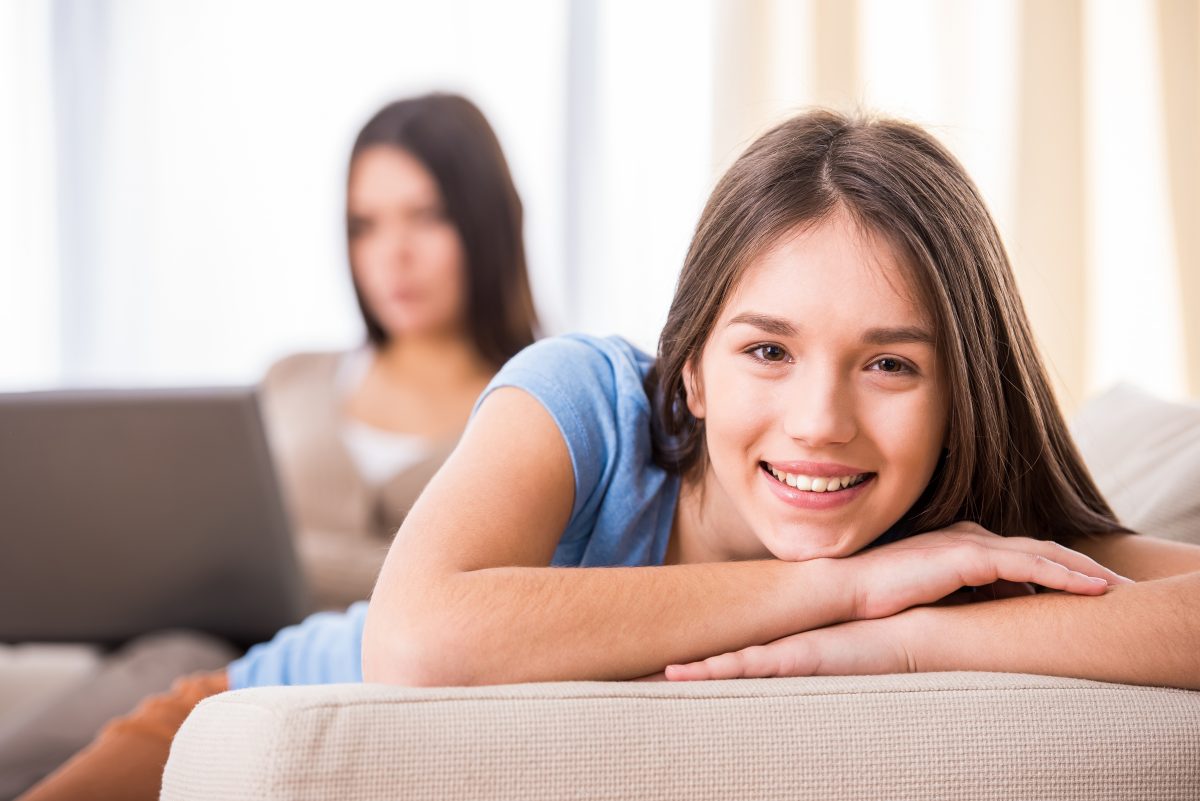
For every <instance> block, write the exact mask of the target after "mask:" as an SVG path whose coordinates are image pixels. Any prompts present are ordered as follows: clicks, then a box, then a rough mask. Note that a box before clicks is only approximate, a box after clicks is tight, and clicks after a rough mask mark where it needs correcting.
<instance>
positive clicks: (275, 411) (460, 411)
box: [262, 94, 537, 608]
mask: <svg viewBox="0 0 1200 801" xmlns="http://www.w3.org/2000/svg"><path fill="white" fill-rule="evenodd" d="M521 228H522V210H521V202H520V199H519V197H518V196H517V191H516V188H515V187H514V186H513V182H512V177H511V175H510V174H509V170H508V165H507V163H506V161H505V158H504V154H503V152H502V151H501V149H500V144H499V142H498V141H497V139H496V136H495V134H494V133H493V131H492V129H491V127H490V126H489V125H488V123H487V120H486V119H485V118H484V116H483V114H482V113H481V112H480V111H479V109H478V108H476V107H475V106H474V105H473V104H472V103H471V102H470V101H468V100H466V99H465V98H462V97H459V96H455V95H447V94H432V95H426V96H423V97H416V98H411V99H407V100H401V101H398V102H395V103H392V104H390V105H388V106H386V107H384V108H383V109H381V110H380V111H379V112H378V113H377V114H376V115H375V116H374V117H373V118H372V119H371V120H370V121H369V122H368V123H367V124H366V126H365V127H363V129H362V131H361V132H360V133H359V135H358V138H357V140H356V141H355V143H354V149H353V150H352V152H351V155H350V169H349V176H348V181H347V191H346V235H347V241H348V244H349V256H350V269H351V275H352V277H353V281H354V289H355V295H356V297H357V299H358V306H359V309H360V311H361V313H362V318H363V322H364V324H365V327H366V332H367V342H366V344H365V345H364V346H363V347H361V348H358V349H356V350H352V351H348V352H341V353H309V354H297V355H293V356H289V357H287V358H285V359H283V360H282V361H280V362H279V363H277V364H276V365H274V366H273V367H272V368H271V370H270V371H269V372H268V373H267V375H266V378H265V379H264V380H263V384H262V398H263V407H264V413H265V417H266V420H267V425H268V429H269V432H270V435H271V443H272V447H273V450H274V452H275V456H276V462H277V465H278V468H279V471H280V475H281V478H282V481H283V486H284V489H285V494H286V496H287V498H288V504H289V507H290V510H291V513H292V519H293V523H294V525H295V527H296V529H297V536H298V547H299V550H300V557H301V564H302V566H303V568H304V571H305V574H306V576H307V578H308V582H309V586H310V588H311V590H312V594H313V600H314V602H315V605H316V606H317V607H319V608H343V607H345V606H346V605H348V604H350V603H352V602H353V601H356V600H359V599H362V598H366V597H367V595H368V594H369V593H370V590H371V586H372V585H373V584H374V581H375V577H376V575H377V574H378V572H379V567H380V565H381V564H382V563H383V558H384V556H385V555H386V553H387V546H388V543H389V542H390V541H391V537H392V535H393V534H394V533H395V531H396V529H397V528H398V527H399V525H400V523H401V522H402V521H403V519H404V515H405V514H406V513H407V511H408V509H409V507H410V506H411V505H412V503H413V501H414V500H415V499H416V497H417V494H418V493H419V492H420V490H421V489H422V488H423V487H424V485H425V483H426V481H428V480H429V478H430V477H431V476H432V475H433V473H434V472H435V471H436V470H437V468H438V467H439V466H440V465H441V463H442V461H443V460H444V459H445V457H446V456H447V455H448V454H449V452H450V450H451V449H452V448H453V446H454V444H455V442H457V440H458V437H459V435H460V434H461V433H462V430H463V428H464V426H465V425H466V422H467V417H468V415H469V414H470V411H471V406H472V404H473V403H474V401H475V398H476V397H477V396H478V395H479V393H480V391H482V390H483V388H484V387H485V386H486V385H487V383H488V380H489V379H490V378H491V377H492V375H493V374H494V373H495V372H496V370H497V369H499V367H500V366H501V365H502V364H503V363H504V362H505V361H507V360H508V359H509V358H510V357H511V356H513V355H514V354H516V353H517V351H519V350H521V348H523V347H525V346H526V345H528V344H530V343H532V342H533V340H534V338H535V336H536V332H537V318H536V315H535V313H534V308H533V300H532V297H531V294H530V289H529V279H528V277H527V274H526V266H525V247H524V242H523V239H522V234H521Z"/></svg>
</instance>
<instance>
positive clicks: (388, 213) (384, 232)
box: [346, 145, 466, 337]
mask: <svg viewBox="0 0 1200 801" xmlns="http://www.w3.org/2000/svg"><path fill="white" fill-rule="evenodd" d="M346 205H347V213H348V215H349V235H350V264H351V265H352V266H353V270H354V277H355V281H356V282H357V284H358V287H359V291H360V292H361V293H362V295H363V299H364V301H365V303H366V305H367V308H369V309H370V310H371V313H372V314H373V315H374V316H375V319H376V320H378V321H379V324H380V326H382V327H383V329H384V331H386V332H387V333H388V335H389V336H390V337H401V336H413V335H416V336H422V335H429V334H444V333H448V332H449V333H453V332H458V331H460V330H461V329H462V326H463V322H464V320H463V318H464V313H463V308H464V306H465V295H466V274H465V273H466V269H465V268H466V258H465V256H464V252H463V243H462V238H461V237H460V236H459V234H458V229H457V228H456V227H455V226H454V224H453V223H452V222H451V221H450V219H449V218H448V217H447V216H446V210H445V208H444V206H443V202H442V194H441V191H440V190H439V189H438V184H437V181H436V180H435V179H434V177H433V175H432V174H431V173H430V172H429V170H427V169H426V168H425V167H424V166H423V165H422V164H421V162H419V161H418V160H417V159H416V158H414V157H413V156H411V155H410V154H409V153H407V152H405V151H404V150H401V149H399V148H395V147H389V146H385V145H379V146H376V147H371V148H368V149H366V150H364V151H363V152H362V153H360V154H359V155H358V156H357V157H356V158H355V159H354V162H353V164H351V167H350V181H349V189H348V192H347V200H346Z"/></svg>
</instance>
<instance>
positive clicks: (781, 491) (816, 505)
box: [758, 464, 876, 510]
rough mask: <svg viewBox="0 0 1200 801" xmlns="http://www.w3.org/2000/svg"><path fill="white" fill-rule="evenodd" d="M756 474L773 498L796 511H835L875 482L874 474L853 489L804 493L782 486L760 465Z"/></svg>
mask: <svg viewBox="0 0 1200 801" xmlns="http://www.w3.org/2000/svg"><path fill="white" fill-rule="evenodd" d="M758 473H759V475H760V476H761V477H762V479H763V480H764V481H766V482H767V485H768V487H769V488H770V490H771V492H773V493H775V496H776V497H777V498H779V499H780V500H781V501H783V502H784V503H786V504H788V505H789V506H794V507H796V508H798V509H818V510H819V509H837V508H840V507H842V506H845V505H846V504H848V503H850V502H852V501H854V500H856V499H857V498H858V497H859V496H861V495H862V494H863V493H864V492H866V490H867V488H868V487H870V486H871V485H872V483H873V482H874V481H875V475H876V474H875V473H869V474H867V477H866V478H864V479H863V480H862V481H860V482H859V483H857V484H855V485H854V486H853V487H847V488H846V489H840V490H838V491H837V492H805V491H803V490H798V489H796V488H795V487H789V486H788V485H787V484H784V483H783V482H781V481H780V480H779V479H777V478H775V476H773V475H771V473H770V472H769V471H768V470H767V468H766V466H765V465H762V464H760V465H759V467H758Z"/></svg>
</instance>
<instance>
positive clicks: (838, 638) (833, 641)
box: [665, 610, 917, 681]
mask: <svg viewBox="0 0 1200 801" xmlns="http://www.w3.org/2000/svg"><path fill="white" fill-rule="evenodd" d="M913 611H916V610H913ZM912 617H913V615H912V612H906V613H903V614H899V615H893V616H892V617H886V618H882V619H879V620H854V621H851V622H849V623H841V624H838V625H836V626H828V627H826V628H823V629H813V630H812V631H804V632H801V633H799V634H792V635H791V636H788V637H784V638H782V639H779V640H775V641H774V642H770V643H767V644H766V645H752V646H750V647H749V648H743V649H742V650H740V651H732V652H730V653H727V654H720V655H718V656H710V657H709V658H708V659H705V660H704V661H702V662H692V663H690V664H686V665H668V666H667V669H666V671H665V673H666V677H667V679H668V680H669V681H697V680H702V679H750V678H767V677H772V676H847V675H866V674H878V673H910V672H914V671H916V670H917V666H916V662H915V660H914V658H913V648H912V644H913V642H914V640H913V639H912V638H913V636H914V625H913V624H914V622H915V621H913V620H912V619H911V618H912Z"/></svg>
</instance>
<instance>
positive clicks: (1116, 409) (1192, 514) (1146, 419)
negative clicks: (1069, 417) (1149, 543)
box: [1072, 384, 1200, 544]
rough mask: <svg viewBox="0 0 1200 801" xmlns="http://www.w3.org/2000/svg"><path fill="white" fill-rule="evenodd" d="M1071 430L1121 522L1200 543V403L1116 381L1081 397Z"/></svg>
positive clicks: (1162, 535)
mask: <svg viewBox="0 0 1200 801" xmlns="http://www.w3.org/2000/svg"><path fill="white" fill-rule="evenodd" d="M1072 432H1073V433H1074V435H1075V441H1076V442H1077V443H1078V445H1079V449H1080V451H1081V452H1082V453H1083V458H1084V461H1085V462H1087V464H1088V467H1089V468H1090V469H1091V471H1092V476H1093V477H1094V478H1095V480H1096V484H1097V485H1098V486H1099V487H1100V491H1101V492H1102V493H1104V496H1105V497H1106V498H1107V499H1108V502H1109V503H1110V504H1111V505H1112V507H1113V510H1114V511H1115V512H1116V513H1117V517H1118V518H1120V520H1121V522H1122V523H1124V524H1125V525H1126V526H1129V527H1130V528H1132V529H1134V530H1135V531H1139V532H1141V533H1143V534H1150V535H1153V536H1155V537H1162V538H1164V539H1171V540H1178V541H1181V542H1192V543H1196V544H1200V405H1198V404H1187V403H1172V402H1169V401H1165V400H1161V399H1159V398H1156V397H1154V396H1152V395H1148V394H1146V393H1145V392H1142V391H1141V390H1138V389H1136V388H1135V387H1132V386H1129V385H1128V384H1122V385H1118V386H1116V387H1114V388H1113V389H1111V390H1109V391H1107V392H1105V393H1103V394H1102V395H1098V396H1097V397H1095V398H1093V399H1092V400H1090V401H1088V402H1087V403H1086V404H1084V406H1083V408H1082V409H1081V410H1080V411H1079V414H1078V415H1077V416H1076V418H1075V421H1074V424H1073V425H1072Z"/></svg>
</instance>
